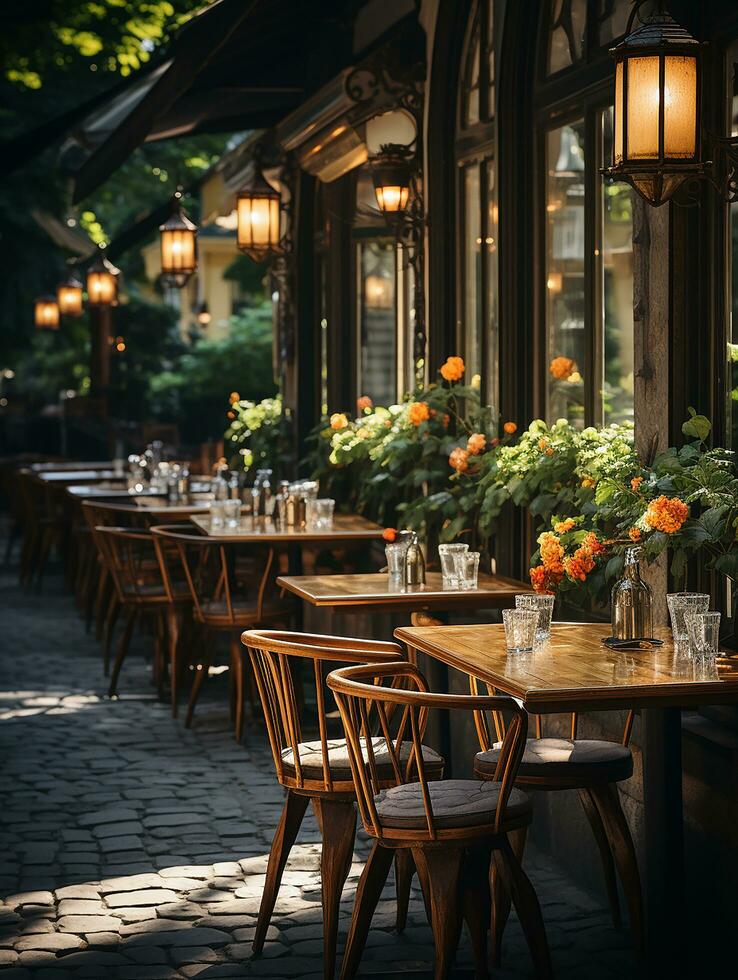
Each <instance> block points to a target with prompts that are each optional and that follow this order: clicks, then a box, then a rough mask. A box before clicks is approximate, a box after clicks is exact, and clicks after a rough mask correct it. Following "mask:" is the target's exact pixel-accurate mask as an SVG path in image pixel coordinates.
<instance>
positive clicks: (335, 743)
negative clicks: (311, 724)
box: [282, 736, 443, 780]
mask: <svg viewBox="0 0 738 980" xmlns="http://www.w3.org/2000/svg"><path fill="white" fill-rule="evenodd" d="M361 742H362V751H363V755H364V760H365V761H366V762H368V761H369V755H368V752H367V749H366V741H365V739H363V738H362V740H361ZM410 744H411V743H410V742H403V743H402V746H401V748H400V761H401V762H407V760H408V759H409V758H410ZM372 746H373V748H374V761H375V763H376V766H377V773H378V775H379V777H380V779H392V777H393V775H394V770H393V768H392V761H391V759H390V754H389V752H388V751H387V743H386V742H385V740H384V738H382V737H381V736H378V737H376V738H373V739H372ZM297 751H298V755H299V759H300V768H301V770H302V775H303V776H304V777H305V779H322V778H323V753H322V750H321V746H320V741H319V740H315V741H313V742H300V743H299V744H298V746H297ZM282 759H283V760H284V764H285V766H286V767H287V768H289V769H294V768H295V754H294V752H293V751H292V749H291V748H287V749H282ZM423 762H424V763H425V764H426V766H429V767H432V769H433V770H436V771H438V770H439V769H441V768H442V767H443V757H442V756H440V755H439V754H438V753H437V752H434V750H433V749H431V748H428V746H427V745H424V746H423ZM328 765H329V766H330V769H331V776H332V777H333V778H334V779H335V780H351V779H353V775H352V773H351V763H350V761H349V752H348V746H347V745H346V739H345V738H329V739H328Z"/></svg>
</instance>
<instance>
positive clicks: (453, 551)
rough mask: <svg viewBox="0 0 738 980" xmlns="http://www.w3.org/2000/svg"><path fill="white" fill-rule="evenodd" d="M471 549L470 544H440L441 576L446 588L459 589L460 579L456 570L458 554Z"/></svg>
mask: <svg viewBox="0 0 738 980" xmlns="http://www.w3.org/2000/svg"><path fill="white" fill-rule="evenodd" d="M468 550H469V545H468V544H439V545H438V557H439V558H440V560H441V577H442V579H443V587H444V589H457V588H458V586H459V579H458V575H457V572H456V562H455V557H456V555H460V554H462V553H463V552H465V551H468Z"/></svg>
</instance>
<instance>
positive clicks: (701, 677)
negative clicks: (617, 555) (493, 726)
mask: <svg viewBox="0 0 738 980" xmlns="http://www.w3.org/2000/svg"><path fill="white" fill-rule="evenodd" d="M610 633H611V630H610V626H609V625H605V624H602V623H596V624H590V623H585V624H582V623H560V624H556V623H555V624H554V625H553V627H552V630H551V639H550V640H549V642H548V643H547V644H546V646H545V647H544V648H543V649H542V650H540V651H539V652H536V653H532V654H527V655H523V656H520V655H514V654H511V655H509V656H508V654H507V652H506V650H505V632H504V628H503V627H502V626H501V625H500V626H497V625H494V626H419V627H412V626H411V627H404V626H403V627H401V628H400V629H396V630H395V636H396V637H397V639H398V640H400V641H401V642H403V643H407V644H408V645H409V646H410V647H413V648H415V649H416V650H422V651H423V652H424V653H426V654H428V655H429V656H431V657H434V658H435V659H437V660H440V661H442V662H443V663H445V664H448V665H449V666H451V667H455V668H457V669H458V670H461V671H463V672H465V673H467V674H472V675H473V676H475V677H477V678H479V679H480V680H483V681H486V682H487V683H488V684H490V685H491V686H493V687H495V688H497V689H498V690H500V691H503V692H505V693H506V694H512V695H514V696H515V697H518V698H520V699H521V700H522V701H523V702H524V704H525V707H526V708H527V709H528V710H529V711H532V712H535V713H538V714H545V713H549V712H558V711H575V710H584V709H590V710H603V709H607V708H639V707H652V708H659V707H664V708H665V707H682V708H689V707H698V706H699V705H702V704H726V703H734V702H738V656H736V655H732V656H731V655H729V654H725V655H724V658H722V659H721V661H720V662H721V664H723V665H724V667H721V669H720V670H718V668H716V667H711V668H701V667H700V666H699V665H698V664H697V663H696V662H695V661H692V660H684V659H682V660H678V661H676V660H675V658H674V646H673V643H672V641H671V630H669V629H660V630H657V631H656V636H657V637H658V638H659V639H662V640H664V645H663V646H662V647H659V648H658V649H657V650H638V651H632V650H629V651H627V652H616V651H614V650H611V649H609V648H608V647H606V646H604V645H603V644H602V642H601V640H602V638H603V637H606V636H609V635H610Z"/></svg>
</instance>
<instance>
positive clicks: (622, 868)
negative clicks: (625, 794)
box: [591, 785, 644, 951]
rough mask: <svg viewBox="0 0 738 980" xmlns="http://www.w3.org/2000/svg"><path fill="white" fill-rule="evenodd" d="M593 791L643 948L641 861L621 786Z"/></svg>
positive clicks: (636, 940) (633, 928)
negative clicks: (626, 811)
mask: <svg viewBox="0 0 738 980" xmlns="http://www.w3.org/2000/svg"><path fill="white" fill-rule="evenodd" d="M591 793H592V797H593V799H594V801H595V803H596V805H597V809H598V810H599V811H600V816H601V817H602V821H603V823H604V825H605V830H606V831H607V836H608V838H609V839H610V846H611V847H612V854H613V857H614V858H615V864H616V865H617V869H618V873H619V875H620V880H621V881H622V883H623V891H624V892H625V902H626V904H627V906H628V915H629V917H630V928H631V931H632V933H633V942H634V943H635V946H636V948H637V949H638V950H639V951H642V950H643V948H644V927H643V896H642V893H641V878H640V875H639V874H638V861H637V859H636V852H635V847H634V845H633V838H632V837H631V834H630V827H629V826H628V821H627V820H626V819H625V814H624V813H623V808H622V807H621V805H620V797H619V795H618V789H617V786H610V785H606V786H597V787H593V788H592V790H591Z"/></svg>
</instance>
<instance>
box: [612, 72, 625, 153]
mask: <svg viewBox="0 0 738 980" xmlns="http://www.w3.org/2000/svg"><path fill="white" fill-rule="evenodd" d="M613 115H614V120H615V154H614V155H615V163H616V165H617V164H618V163H622V162H623V63H622V61H619V62H618V63H617V65H616V66H615V109H614V112H613Z"/></svg>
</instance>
